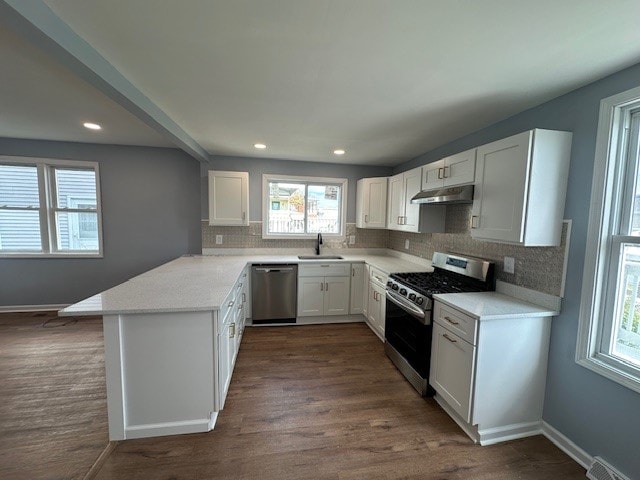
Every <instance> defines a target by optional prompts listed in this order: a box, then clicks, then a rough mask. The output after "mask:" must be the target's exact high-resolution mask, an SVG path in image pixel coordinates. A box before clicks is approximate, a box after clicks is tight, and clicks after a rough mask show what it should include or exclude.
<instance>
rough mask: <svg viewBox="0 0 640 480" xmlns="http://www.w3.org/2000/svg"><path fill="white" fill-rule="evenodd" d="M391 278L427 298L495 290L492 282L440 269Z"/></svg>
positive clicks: (401, 274) (393, 275) (397, 274)
mask: <svg viewBox="0 0 640 480" xmlns="http://www.w3.org/2000/svg"><path fill="white" fill-rule="evenodd" d="M390 278H392V279H394V280H395V281H396V282H398V283H402V284H404V285H406V286H407V287H409V288H411V289H413V290H415V291H416V292H418V293H420V294H422V295H425V296H431V295H433V294H434V293H462V292H484V291H489V290H494V287H493V285H492V282H483V281H481V280H476V279H473V278H469V277H467V276H465V275H459V274H456V273H454V272H447V271H443V270H439V269H436V270H435V271H433V272H411V273H394V274H392V275H391V277H390Z"/></svg>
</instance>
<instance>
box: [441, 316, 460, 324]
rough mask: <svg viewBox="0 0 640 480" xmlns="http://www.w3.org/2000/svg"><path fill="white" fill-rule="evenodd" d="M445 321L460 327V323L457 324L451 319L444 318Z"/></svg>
mask: <svg viewBox="0 0 640 480" xmlns="http://www.w3.org/2000/svg"><path fill="white" fill-rule="evenodd" d="M444 319H445V320H446V321H447V322H449V323H450V324H452V325H460V322H456V321H455V320H451V319H450V318H449V317H444Z"/></svg>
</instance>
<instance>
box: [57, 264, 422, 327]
mask: <svg viewBox="0 0 640 480" xmlns="http://www.w3.org/2000/svg"><path fill="white" fill-rule="evenodd" d="M340 255H341V256H342V257H343V259H342V260H322V259H320V260H316V259H314V260H300V259H298V256H297V255H234V256H224V255H221V256H200V255H198V256H184V257H180V258H177V259H175V260H173V261H170V262H168V263H165V264H164V265H161V266H159V267H157V268H154V269H153V270H149V271H148V272H145V273H143V274H141V275H138V276H137V277H134V278H132V279H130V280H128V281H126V282H124V283H121V284H120V285H117V286H115V287H113V288H110V289H109V290H106V291H104V292H102V293H99V294H97V295H94V296H92V297H89V298H87V299H85V300H82V301H80V302H78V303H75V304H73V305H71V306H69V307H67V308H64V309H62V310H60V312H59V313H60V315H63V316H72V315H116V314H132V313H152V312H186V311H192V312H194V311H209V310H218V309H219V308H220V305H222V304H223V302H224V300H225V298H226V297H227V296H228V295H229V293H231V289H232V287H233V286H234V285H235V283H236V281H237V280H238V278H239V277H240V274H241V273H242V270H243V269H244V267H245V266H246V265H247V264H248V263H298V264H302V263H315V262H318V261H322V262H325V263H326V262H347V263H348V262H365V263H367V264H369V265H371V266H373V267H376V268H378V269H380V270H382V271H383V272H385V273H387V274H390V273H395V272H419V271H432V270H433V269H432V267H431V266H430V262H428V261H425V260H423V259H417V258H416V260H415V261H412V260H409V259H406V258H399V257H395V256H391V255H366V254H364V255H362V254H360V255H359V254H348V253H344V254H343V253H341V254H340Z"/></svg>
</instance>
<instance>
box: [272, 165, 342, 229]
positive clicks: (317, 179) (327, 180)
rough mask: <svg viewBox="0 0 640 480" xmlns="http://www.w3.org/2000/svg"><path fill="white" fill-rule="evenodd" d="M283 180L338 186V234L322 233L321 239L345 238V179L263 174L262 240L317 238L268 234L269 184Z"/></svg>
mask: <svg viewBox="0 0 640 480" xmlns="http://www.w3.org/2000/svg"><path fill="white" fill-rule="evenodd" d="M277 180H284V181H288V182H296V181H298V182H312V183H329V184H336V185H339V186H340V188H341V195H342V202H341V205H340V233H323V234H322V236H323V237H327V238H333V239H337V240H344V239H345V238H346V237H345V235H346V223H347V202H348V192H347V186H348V184H349V181H348V179H346V178H330V177H306V176H299V175H276V174H272V173H265V174H263V175H262V238H264V239H271V240H278V239H289V240H296V239H306V240H308V239H313V238H316V237H317V234H316V233H311V234H281V233H275V234H274V233H269V232H268V230H269V206H270V205H269V182H273V181H277Z"/></svg>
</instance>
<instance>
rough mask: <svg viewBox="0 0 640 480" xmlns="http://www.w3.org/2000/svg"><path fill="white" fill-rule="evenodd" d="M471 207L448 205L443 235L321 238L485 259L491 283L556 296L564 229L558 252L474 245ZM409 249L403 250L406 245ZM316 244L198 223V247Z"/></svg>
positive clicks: (334, 245) (354, 231)
mask: <svg viewBox="0 0 640 480" xmlns="http://www.w3.org/2000/svg"><path fill="white" fill-rule="evenodd" d="M470 215H471V205H448V206H447V216H446V224H445V233H405V232H397V231H391V230H371V229H362V228H356V226H355V224H354V223H348V224H347V236H346V239H344V240H339V241H336V240H331V239H330V238H325V239H324V247H325V248H329V249H342V248H347V249H348V248H389V249H392V250H397V251H399V252H404V253H409V254H411V255H415V256H418V257H422V258H426V259H430V258H431V257H432V256H433V252H434V251H439V252H450V253H458V254H463V255H470V256H474V257H480V258H485V259H487V260H492V261H494V262H495V263H496V278H497V279H499V280H502V281H504V282H507V283H512V284H515V285H518V286H521V287H526V288H531V289H533V290H537V291H540V292H544V293H548V294H551V295H557V296H560V295H561V290H562V275H563V267H564V256H565V250H566V242H567V233H568V231H567V230H568V225H567V224H566V223H565V225H564V226H563V229H562V240H561V243H560V246H559V247H522V246H519V245H509V244H503V243H492V242H483V241H479V240H474V239H473V238H471V235H470V233H469V218H470ZM216 235H222V240H223V243H222V244H218V245H217V244H216ZM351 235H355V244H353V245H349V244H348V239H349V236H351ZM406 240H409V248H408V249H405V241H406ZM314 245H315V240H288V239H282V240H265V239H263V238H262V222H251V223H250V224H249V226H248V227H212V226H210V225H209V224H208V222H206V221H203V222H202V247H203V248H309V249H311V248H313V247H314ZM504 257H513V258H514V259H515V273H513V274H510V273H505V272H504V270H503V262H504Z"/></svg>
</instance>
